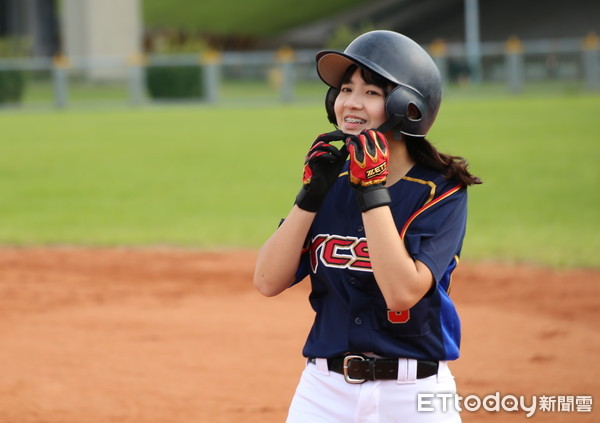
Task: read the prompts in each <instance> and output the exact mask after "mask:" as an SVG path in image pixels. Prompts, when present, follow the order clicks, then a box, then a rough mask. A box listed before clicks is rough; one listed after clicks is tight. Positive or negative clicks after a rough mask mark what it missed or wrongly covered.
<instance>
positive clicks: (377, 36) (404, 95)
mask: <svg viewBox="0 0 600 423" xmlns="http://www.w3.org/2000/svg"><path fill="white" fill-rule="evenodd" d="M352 64H356V65H358V66H360V67H364V68H366V69H368V70H369V71H371V72H374V73H375V74H377V75H380V76H381V77H383V78H385V79H386V80H388V81H390V82H391V83H392V84H393V85H395V87H394V88H393V89H392V90H391V91H390V93H389V94H388V95H387V97H386V99H385V113H386V116H387V121H386V123H384V125H382V128H383V127H385V129H384V130H386V131H387V130H390V129H394V130H400V132H402V133H404V134H407V135H412V136H417V137H424V136H425V135H426V134H427V132H428V131H429V128H431V125H433V122H434V121H435V117H436V115H437V112H438V110H439V107H440V102H441V100H442V80H441V77H440V72H439V70H438V68H437V66H436V64H435V62H434V61H433V59H432V58H431V57H430V56H429V54H427V52H426V51H425V50H424V49H423V48H422V47H421V46H420V45H418V44H417V43H416V42H414V41H413V40H411V39H410V38H408V37H406V36H405V35H402V34H399V33H397V32H393V31H382V30H380V31H371V32H367V33H365V34H363V35H361V36H359V37H358V38H356V39H355V40H354V41H352V42H351V43H350V45H348V47H347V48H346V50H344V52H343V53H342V52H338V51H332V50H325V51H321V52H319V53H318V54H317V72H318V74H319V77H320V78H321V79H322V80H323V82H325V83H326V84H327V85H329V87H330V88H329V90H328V92H327V96H326V99H325V108H326V109H327V116H328V118H329V120H330V121H331V122H332V123H333V124H334V125H335V124H336V121H335V113H334V111H333V103H334V102H335V98H336V97H337V95H338V93H339V88H340V83H341V80H342V77H343V76H344V73H345V72H346V69H348V67H349V66H350V65H352ZM411 104H412V105H413V107H416V108H417V109H418V113H417V115H414V114H411V116H410V117H409V116H408V113H407V109H408V107H409V105H411Z"/></svg>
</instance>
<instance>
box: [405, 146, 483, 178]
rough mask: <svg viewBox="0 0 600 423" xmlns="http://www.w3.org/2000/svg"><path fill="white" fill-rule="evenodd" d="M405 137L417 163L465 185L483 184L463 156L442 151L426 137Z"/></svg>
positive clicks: (412, 156)
mask: <svg viewBox="0 0 600 423" xmlns="http://www.w3.org/2000/svg"><path fill="white" fill-rule="evenodd" d="M404 139H405V140H406V148H407V150H408V154H409V155H410V157H411V158H412V159H413V160H414V161H415V162H416V163H417V164H419V165H421V166H424V167H428V168H430V169H434V170H437V171H438V172H440V173H441V174H442V175H444V177H445V178H446V179H456V180H458V181H459V182H461V183H462V184H463V185H465V186H470V185H475V184H481V179H479V178H478V177H477V176H474V175H472V174H471V173H470V172H469V171H468V169H467V168H468V163H467V161H466V160H465V159H464V158H463V157H460V156H452V155H450V154H444V153H440V152H439V151H437V149H436V148H435V147H434V146H433V144H431V143H430V142H429V141H428V140H427V139H425V138H420V137H411V136H406V135H405V136H404Z"/></svg>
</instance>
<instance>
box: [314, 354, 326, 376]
mask: <svg viewBox="0 0 600 423" xmlns="http://www.w3.org/2000/svg"><path fill="white" fill-rule="evenodd" d="M315 364H316V365H317V370H318V371H319V372H320V373H323V374H324V375H328V376H329V366H328V365H327V359H326V358H315Z"/></svg>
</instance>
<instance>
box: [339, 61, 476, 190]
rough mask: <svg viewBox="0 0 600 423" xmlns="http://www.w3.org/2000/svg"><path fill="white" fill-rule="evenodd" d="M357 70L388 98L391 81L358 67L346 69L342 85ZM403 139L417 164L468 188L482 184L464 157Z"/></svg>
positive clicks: (415, 139)
mask: <svg viewBox="0 0 600 423" xmlns="http://www.w3.org/2000/svg"><path fill="white" fill-rule="evenodd" d="M357 69H360V76H361V77H362V79H363V80H364V81H365V82H366V83H367V84H372V85H375V86H377V87H379V88H381V89H382V90H383V91H384V93H385V95H386V96H387V95H388V94H389V92H390V91H391V90H392V88H393V84H391V83H390V81H388V80H387V79H385V78H383V77H382V76H380V75H378V74H376V73H374V72H370V71H369V70H368V69H365V68H364V67H358V66H357V65H350V66H349V67H348V69H346V72H344V76H343V77H342V80H341V83H340V85H341V84H345V83H347V82H350V79H351V78H352V75H353V74H354V72H355V71H356V70H357ZM417 113H418V111H417ZM403 139H404V140H405V143H406V149H407V151H408V154H409V155H410V157H411V158H412V159H413V160H414V161H415V162H416V163H417V164H419V165H421V166H424V167H427V168H430V169H433V170H437V171H438V172H440V173H441V174H442V175H444V177H445V178H447V179H456V180H458V181H459V182H461V183H462V184H463V185H466V186H469V185H475V184H481V179H479V178H478V177H477V176H474V175H472V174H471V173H470V172H469V170H468V163H467V161H466V160H465V159H464V158H463V157H460V156H453V155H450V154H444V153H440V152H439V151H438V150H437V149H436V148H435V147H434V146H433V144H431V142H429V141H428V140H427V139H426V138H423V137H413V136H410V135H405V134H403Z"/></svg>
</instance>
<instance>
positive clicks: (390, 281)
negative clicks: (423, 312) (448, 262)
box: [362, 207, 433, 311]
mask: <svg viewBox="0 0 600 423" xmlns="http://www.w3.org/2000/svg"><path fill="white" fill-rule="evenodd" d="M362 218H363V223H364V227H365V234H366V236H367V243H368V246H369V256H370V258H371V266H372V268H373V273H374V276H375V279H376V280H377V284H378V285H379V288H380V290H381V292H382V294H383V297H384V298H385V301H386V304H387V306H388V308H389V309H390V310H393V311H401V310H408V309H409V308H411V307H412V306H414V305H415V304H416V303H417V302H418V301H419V300H420V299H421V298H423V296H424V295H425V294H426V293H427V291H428V290H429V289H430V288H431V286H432V284H433V275H432V274H431V271H430V270H429V268H428V267H427V266H425V264H423V263H422V262H420V261H415V260H413V258H412V257H411V256H410V254H409V253H408V251H407V250H406V247H405V245H404V242H403V241H402V239H401V238H400V236H399V234H398V229H397V228H396V225H395V223H394V220H393V218H392V214H391V212H390V209H389V207H377V208H374V209H371V210H368V211H366V212H364V213H363V214H362Z"/></svg>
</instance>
